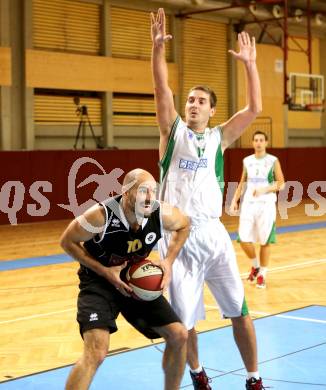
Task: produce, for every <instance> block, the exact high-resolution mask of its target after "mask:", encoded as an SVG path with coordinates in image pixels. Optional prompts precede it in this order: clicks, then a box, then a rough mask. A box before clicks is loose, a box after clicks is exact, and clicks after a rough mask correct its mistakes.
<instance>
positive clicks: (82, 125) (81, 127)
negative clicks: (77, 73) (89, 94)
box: [74, 96, 103, 149]
mask: <svg viewBox="0 0 326 390" xmlns="http://www.w3.org/2000/svg"><path fill="white" fill-rule="evenodd" d="M74 103H75V105H76V106H77V108H76V114H77V115H78V116H79V117H80V120H79V124H78V129H77V134H76V138H75V144H74V149H77V144H78V141H79V138H80V137H81V139H82V149H85V139H86V126H87V125H88V127H89V129H90V131H91V135H92V138H93V140H94V142H95V145H96V148H97V149H103V146H102V145H101V142H100V137H96V136H95V133H94V130H93V126H92V124H91V120H90V119H89V116H88V109H87V106H86V105H81V104H80V98H79V96H75V97H74Z"/></svg>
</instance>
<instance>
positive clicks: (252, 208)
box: [239, 202, 276, 245]
mask: <svg viewBox="0 0 326 390" xmlns="http://www.w3.org/2000/svg"><path fill="white" fill-rule="evenodd" d="M275 221H276V205H275V203H274V202H247V203H243V204H242V205H241V210H240V219H239V240H240V241H241V242H253V243H260V244H261V245H266V244H269V243H274V242H275Z"/></svg>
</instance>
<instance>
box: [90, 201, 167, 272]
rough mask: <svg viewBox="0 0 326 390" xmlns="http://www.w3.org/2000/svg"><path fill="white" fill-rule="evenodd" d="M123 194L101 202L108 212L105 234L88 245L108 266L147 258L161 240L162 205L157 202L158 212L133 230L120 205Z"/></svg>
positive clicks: (155, 208)
mask: <svg viewBox="0 0 326 390" xmlns="http://www.w3.org/2000/svg"><path fill="white" fill-rule="evenodd" d="M120 200H121V195H120V196H115V197H112V198H109V199H107V200H105V201H104V202H102V203H100V204H101V205H102V206H103V207H104V210H105V214H106V222H105V228H104V232H103V233H101V234H100V235H99V234H98V235H96V236H95V237H94V238H93V239H91V240H89V241H86V242H84V247H85V248H86V250H87V252H88V253H89V254H90V255H91V256H92V257H94V258H95V259H96V260H98V261H99V262H100V263H101V264H103V265H105V266H114V265H120V264H122V263H124V262H125V261H126V260H127V261H128V262H129V263H134V262H137V261H139V260H141V259H144V258H146V257H147V256H148V255H149V253H150V252H151V250H152V249H153V247H154V246H155V244H156V243H157V242H158V240H159V239H160V238H161V236H162V234H161V228H162V226H161V216H160V204H159V202H155V205H154V207H153V208H154V211H153V213H152V214H151V215H150V216H149V217H148V218H144V219H143V222H142V225H141V226H140V227H139V229H138V230H137V231H136V232H135V231H133V230H132V229H131V228H130V226H129V223H128V221H127V219H126V217H125V215H124V212H123V210H122V207H121V205H120Z"/></svg>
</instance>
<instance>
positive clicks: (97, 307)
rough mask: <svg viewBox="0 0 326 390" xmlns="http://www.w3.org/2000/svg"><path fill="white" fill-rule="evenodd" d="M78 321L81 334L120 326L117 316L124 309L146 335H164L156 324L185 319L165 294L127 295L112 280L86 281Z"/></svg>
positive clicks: (126, 314) (127, 317)
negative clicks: (151, 297)
mask: <svg viewBox="0 0 326 390" xmlns="http://www.w3.org/2000/svg"><path fill="white" fill-rule="evenodd" d="M77 306H78V312H77V321H78V323H79V330H80V334H81V335H83V333H84V332H85V331H87V330H90V329H97V328H101V329H107V330H108V331H109V332H110V333H114V332H116V331H117V330H118V328H117V324H116V318H117V317H118V315H119V313H121V314H122V315H123V316H124V317H125V319H126V320H127V321H128V322H129V323H130V324H131V325H132V326H133V327H134V328H136V329H137V330H138V331H139V332H141V333H142V334H143V335H144V336H145V337H147V338H150V339H154V338H159V337H161V336H160V335H159V334H158V333H157V332H156V331H155V330H154V329H153V328H156V327H161V326H165V325H168V324H171V323H173V322H181V321H180V319H179V317H178V316H177V315H176V314H175V312H174V311H173V309H172V307H171V306H170V304H169V303H168V301H167V300H166V299H165V298H164V296H160V297H159V298H157V299H155V300H154V301H149V302H145V301H139V300H137V299H134V298H129V297H125V296H123V295H122V294H121V293H120V292H119V291H118V290H116V289H115V288H114V287H113V286H112V285H110V284H109V283H108V282H102V281H92V282H89V283H87V284H86V283H82V284H81V289H80V292H79V295H78V302H77Z"/></svg>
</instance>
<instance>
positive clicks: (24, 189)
mask: <svg viewBox="0 0 326 390" xmlns="http://www.w3.org/2000/svg"><path fill="white" fill-rule="evenodd" d="M22 3H24V4H23V6H22ZM162 4H163V6H164V7H165V12H166V24H167V26H166V27H167V31H166V33H167V34H170V33H171V34H172V35H173V39H172V40H170V41H168V42H167V43H166V50H165V54H166V60H167V68H168V73H169V86H170V87H171V90H172V93H173V96H174V98H175V106H176V109H177V111H178V112H179V113H180V114H182V113H183V111H184V102H185V101H186V98H187V96H188V92H189V89H190V88H191V87H192V86H194V85H198V84H205V85H206V84H207V85H209V86H210V87H211V88H212V89H213V90H214V91H216V92H217V97H218V100H217V101H218V103H217V111H216V114H215V116H214V117H213V118H212V119H211V121H212V123H210V126H211V127H213V126H215V125H217V124H220V123H223V122H225V121H226V120H227V119H228V118H230V116H231V115H233V113H234V112H236V111H237V110H240V109H242V108H243V107H244V106H245V104H246V101H247V100H246V99H247V95H246V75H245V71H244V67H243V66H242V64H241V63H239V61H236V60H234V59H232V58H231V56H229V54H228V49H235V48H236V47H237V33H239V32H240V31H243V30H245V31H247V32H248V33H249V35H250V36H254V37H255V39H256V49H257V67H258V70H259V75H260V79H261V85H262V99H263V112H262V113H261V114H260V115H259V116H257V118H256V119H255V120H254V121H253V122H252V123H251V124H250V126H248V127H247V129H246V131H245V132H244V133H243V134H242V135H241V137H240V138H239V139H238V140H236V141H235V143H234V144H233V145H232V146H231V147H230V148H228V149H227V150H226V152H225V154H224V180H225V183H226V187H225V195H226V199H225V202H226V204H227V205H228V204H229V203H230V200H231V199H232V194H233V193H234V190H235V188H236V185H235V184H237V182H238V181H239V179H240V175H241V170H242V160H243V158H244V157H245V156H248V155H249V154H252V153H253V149H252V136H253V133H254V132H255V131H257V130H260V131H263V132H264V133H266V135H267V136H268V140H269V144H268V148H267V152H268V153H271V154H273V155H275V156H276V157H277V158H278V159H279V161H280V163H281V166H282V170H283V172H284V176H285V180H286V189H285V190H284V191H283V192H280V193H279V202H278V215H277V223H276V226H277V243H276V244H275V245H274V246H272V251H271V266H270V268H269V270H268V274H267V287H266V289H258V288H256V286H255V285H250V284H249V283H247V280H246V279H247V276H248V271H249V269H250V267H251V264H249V261H248V259H247V257H246V256H245V254H244V252H243V251H242V250H241V248H240V246H239V244H238V243H237V241H236V237H237V228H238V222H239V218H238V217H237V216H230V215H229V214H228V212H227V208H224V210H223V216H222V221H223V223H224V225H225V226H226V228H227V230H228V232H229V234H230V236H231V239H232V242H233V245H234V248H235V251H236V255H237V261H238V265H239V271H240V274H241V278H242V280H243V284H244V288H245V295H246V301H247V304H248V308H249V312H250V315H251V317H252V318H253V320H254V325H255V329H256V333H257V341H258V342H257V344H258V363H259V374H260V375H261V377H262V378H263V381H264V386H265V387H266V388H270V389H275V390H276V389H277V390H293V389H296V390H297V389H298V390H313V389H316V390H319V389H320V390H322V389H325V390H326V369H325V368H326V198H325V190H326V189H325V188H326V187H325V183H326V112H325V75H326V57H325V52H326V3H325V1H323V0H314V1H310V0H291V1H288V0H257V1H250V2H249V1H242V0H237V1H233V0H164V1H158V0H132V1H130V0H27V1H24V2H21V1H20V0H1V1H0V166H1V175H0V176H1V177H0V248H1V251H0V334H1V339H0V390H38V389H42V390H43V389H46V390H59V389H64V387H65V383H66V380H67V376H68V375H69V372H70V370H71V368H72V366H73V365H74V364H75V362H76V361H77V360H78V359H79V358H80V356H81V354H82V351H83V341H82V339H81V337H80V335H79V328H78V325H77V322H76V300H77V295H78V291H79V290H78V283H79V279H78V275H77V271H78V268H79V263H78V262H76V261H73V260H72V259H71V258H70V257H69V256H67V255H66V254H65V253H64V252H63V250H62V248H61V247H60V245H59V239H60V236H61V234H62V232H63V231H64V229H65V228H66V226H67V224H68V223H69V222H70V221H71V219H73V218H74V217H76V216H77V215H80V214H81V213H82V212H83V211H84V210H83V209H82V207H86V206H87V205H88V206H90V205H91V204H93V203H94V202H98V201H102V200H103V199H105V198H107V197H108V196H111V195H113V194H116V193H119V191H120V190H121V183H122V179H123V175H124V174H125V173H126V172H128V171H130V170H131V169H134V168H136V167H141V168H143V169H146V170H148V171H149V172H151V173H152V174H153V176H154V177H155V179H156V180H157V181H158V180H159V179H158V176H159V169H158V166H157V162H158V145H159V131H158V127H157V120H156V109H155V103H154V94H153V83H152V75H151V51H152V42H151V38H150V18H149V14H150V12H155V11H157V9H158V7H160V6H162ZM194 53H196V55H194ZM203 63H205V64H206V65H207V66H203ZM234 185H235V187H234ZM232 191H233V192H232ZM92 202H93V203H92ZM86 208H87V207H86ZM158 256H159V255H158V253H157V251H153V252H152V253H151V255H150V257H151V258H158ZM204 302H205V308H206V319H205V320H203V321H199V323H198V324H197V326H196V329H197V331H198V335H199V349H200V362H201V363H202V364H203V366H204V367H205V369H206V372H207V374H208V376H209V377H210V378H211V383H210V385H211V387H212V389H213V390H220V389H223V390H241V389H243V388H244V387H245V379H246V370H245V368H244V365H243V362H242V359H241V358H240V355H239V351H238V349H237V347H236V344H235V342H234V339H233V334H232V327H231V322H230V321H229V320H227V319H221V317H220V314H219V311H218V308H217V306H216V302H215V301H214V299H213V297H212V295H211V293H210V292H209V290H208V289H207V287H205V291H204ZM117 325H118V332H116V333H114V334H113V335H112V336H111V337H110V346H109V352H108V355H107V356H106V358H105V360H104V362H103V364H102V365H101V366H100V368H99V369H98V371H97V373H96V376H95V379H94V381H93V383H92V385H91V387H90V389H91V390H104V389H121V390H129V389H130V390H131V389H132V390H162V389H163V388H164V382H163V381H164V377H163V370H162V368H161V366H162V353H163V350H164V343H163V341H162V339H159V340H156V341H151V340H148V339H146V338H145V337H144V336H143V335H141V334H140V333H138V332H137V331H136V330H135V329H133V328H132V327H131V326H130V325H129V324H128V323H127V322H126V321H125V320H124V318H123V317H122V316H119V317H118V319H117ZM188 369H189V368H188V366H187V367H186V370H185V373H184V376H183V380H182V384H181V389H193V385H192V383H191V378H190V376H189V372H188ZM76 390H79V389H76Z"/></svg>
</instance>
